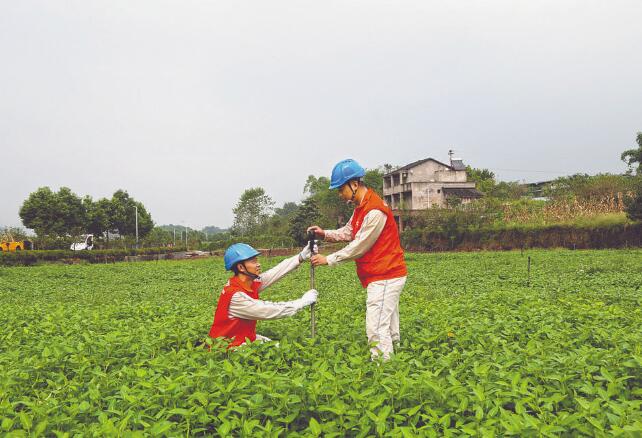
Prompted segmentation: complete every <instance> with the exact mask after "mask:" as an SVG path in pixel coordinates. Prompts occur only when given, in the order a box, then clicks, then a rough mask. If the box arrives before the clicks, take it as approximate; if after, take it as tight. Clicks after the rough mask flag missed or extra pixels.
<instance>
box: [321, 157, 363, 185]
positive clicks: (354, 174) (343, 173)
mask: <svg viewBox="0 0 642 438" xmlns="http://www.w3.org/2000/svg"><path fill="white" fill-rule="evenodd" d="M365 174H366V170H365V169H364V168H363V167H361V166H360V165H359V163H357V162H356V161H354V160H353V159H351V158H348V159H347V160H343V161H339V162H338V163H337V164H336V166H334V169H332V177H331V178H330V189H338V188H339V187H341V186H342V185H344V184H345V183H347V182H348V181H350V180H352V179H357V178H361V177H363V176H364V175H365Z"/></svg>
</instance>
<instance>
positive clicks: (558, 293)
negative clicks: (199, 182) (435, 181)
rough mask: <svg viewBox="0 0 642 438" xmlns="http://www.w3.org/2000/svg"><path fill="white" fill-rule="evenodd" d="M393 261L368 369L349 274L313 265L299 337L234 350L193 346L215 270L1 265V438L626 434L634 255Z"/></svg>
mask: <svg viewBox="0 0 642 438" xmlns="http://www.w3.org/2000/svg"><path fill="white" fill-rule="evenodd" d="M529 255H530V256H531V257H532V270H531V279H530V283H529V281H528V278H527V256H529ZM407 259H408V262H409V263H408V264H409V271H410V274H409V280H408V283H407V285H406V288H405V290H404V293H403V295H402V298H401V333H402V338H403V339H402V342H401V345H400V346H399V348H398V350H397V354H396V355H395V356H394V357H393V359H392V360H391V361H389V362H386V363H377V362H371V361H370V356H369V353H368V348H367V345H366V340H365V328H364V327H365V323H364V318H365V292H364V290H363V289H361V288H360V286H359V284H358V282H357V279H356V275H355V273H354V266H353V265H352V264H346V265H344V266H340V267H338V268H335V269H331V268H327V267H324V268H321V269H318V270H317V288H318V289H319V291H320V301H319V303H318V305H317V309H318V310H317V318H318V323H317V326H318V336H317V338H316V339H315V340H314V341H313V340H311V339H309V311H307V310H306V311H303V312H301V313H299V314H298V315H296V316H295V317H293V318H290V319H284V320H279V321H268V322H265V321H264V322H259V324H258V333H260V334H263V335H265V336H269V337H271V338H273V339H275V340H279V342H280V345H279V346H278V347H277V346H275V345H274V344H273V343H268V344H263V345H259V344H254V345H251V346H247V347H243V348H241V349H239V350H237V351H234V352H226V351H225V350H223V349H220V348H214V350H213V351H212V352H208V351H206V350H205V349H203V348H200V347H194V346H193V345H194V342H195V341H197V340H198V339H199V338H203V337H204V336H205V335H206V333H207V332H208V330H209V327H210V324H211V322H212V310H213V308H214V305H215V302H216V298H217V297H218V293H219V291H220V289H221V287H222V285H223V284H224V282H225V280H226V278H227V275H226V273H225V272H224V270H223V269H222V260H221V259H219V258H212V259H202V260H195V261H160V262H145V263H133V264H127V263H116V264H107V265H89V264H80V265H42V266H35V267H29V268H24V267H23V268H20V267H15V268H0V326H1V327H2V329H1V331H0V435H5V434H8V436H37V435H45V436H76V435H83V436H105V435H109V436H147V435H166V436H186V435H197V436H198V435H223V436H248V437H249V436H260V435H266V436H279V435H286V434H290V435H292V436H296V435H300V436H317V435H324V436H346V435H348V436H376V435H387V436H443V435H457V436H460V435H477V436H494V435H495V436H496V435H499V436H504V435H515V436H559V435H562V436H578V435H580V436H582V435H584V436H602V435H604V436H606V435H608V436H611V435H621V436H638V437H639V436H642V287H641V285H642V251H641V250H621V251H529V252H526V253H524V254H523V255H522V254H520V252H506V253H492V252H488V253H485V252H482V253H460V254H451V253H448V254H408V255H407ZM278 260H279V259H274V258H273V259H265V258H264V259H263V260H262V261H263V263H264V266H265V265H267V266H272V265H274V264H275V263H276V262H277V261H278ZM308 274H309V265H307V264H306V265H304V266H303V267H301V268H299V270H298V271H296V272H295V273H293V274H291V275H290V276H289V277H286V278H285V279H283V280H282V281H281V282H280V283H277V284H276V285H275V286H273V287H272V288H270V289H268V290H266V291H265V292H264V294H263V295H262V296H263V297H264V298H265V299H273V300H285V299H293V298H297V297H298V296H300V295H301V293H303V292H304V291H305V290H307V288H308V284H309V280H308Z"/></svg>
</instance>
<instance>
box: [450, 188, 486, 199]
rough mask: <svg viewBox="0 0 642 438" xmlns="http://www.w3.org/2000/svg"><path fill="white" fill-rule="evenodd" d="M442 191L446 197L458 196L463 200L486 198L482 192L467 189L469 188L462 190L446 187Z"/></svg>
mask: <svg viewBox="0 0 642 438" xmlns="http://www.w3.org/2000/svg"><path fill="white" fill-rule="evenodd" d="M442 190H443V191H444V196H445V197H449V196H456V197H458V198H462V199H479V198H481V197H483V196H484V195H483V194H482V192H480V191H479V190H477V189H467V188H460V187H444V188H443V189H442Z"/></svg>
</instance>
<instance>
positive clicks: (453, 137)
mask: <svg viewBox="0 0 642 438" xmlns="http://www.w3.org/2000/svg"><path fill="white" fill-rule="evenodd" d="M0 6H1V7H0V149H1V151H0V175H1V177H0V187H1V189H0V200H1V206H2V208H0V225H19V224H20V219H19V217H18V209H19V207H20V205H21V204H22V202H23V200H24V199H25V198H26V197H27V196H28V195H29V193H31V192H32V191H34V190H36V189H37V188H38V187H40V186H50V187H51V188H53V189H56V190H57V189H58V188H59V187H60V186H68V187H70V188H71V189H72V190H73V191H74V192H76V193H78V194H79V195H81V196H83V195H91V196H93V197H94V198H99V197H103V196H111V194H112V193H113V192H114V191H115V190H117V189H119V188H123V189H126V190H127V191H128V192H129V193H130V195H132V196H133V197H134V198H136V199H137V200H140V201H142V202H143V203H144V204H145V205H146V206H147V208H148V210H149V211H150V212H151V214H152V217H153V218H154V220H155V222H156V223H158V224H164V223H179V224H180V223H182V222H183V221H184V222H185V223H186V224H187V225H189V226H193V227H202V226H205V225H217V226H221V227H224V226H229V225H231V223H232V220H233V214H232V211H231V210H232V208H233V206H234V204H235V203H236V201H237V200H238V198H239V196H240V194H241V193H242V192H243V190H245V189H247V188H250V187H255V186H261V187H263V188H265V190H266V191H267V192H268V194H269V195H270V196H272V198H273V199H274V200H275V201H276V202H277V205H281V204H282V203H283V202H285V201H297V202H298V201H300V200H301V198H302V195H303V193H302V192H303V185H304V183H305V180H306V177H307V175H309V174H314V175H317V176H320V175H329V174H330V171H331V169H332V166H333V164H334V163H335V162H336V161H338V160H341V159H343V158H347V157H352V158H355V159H356V160H358V161H359V162H360V163H361V164H362V165H364V166H365V167H377V166H379V165H381V164H384V163H391V164H398V165H403V164H407V163H409V162H412V161H415V160H418V159H422V158H427V157H433V158H436V159H438V160H443V161H445V160H447V159H448V155H447V153H448V149H450V148H453V149H455V150H456V151H457V155H458V156H460V157H461V158H463V159H464V162H465V163H467V164H470V165H472V166H474V167H485V168H490V169H491V170H493V171H495V173H496V174H497V175H498V177H499V178H500V179H502V180H519V181H522V180H525V181H529V182H530V181H541V180H546V179H552V178H555V177H556V176H560V175H566V174H572V173H577V172H586V173H598V172H622V171H623V170H624V169H625V166H624V164H623V163H622V162H621V161H620V160H619V156H620V153H621V152H622V151H623V150H624V149H626V148H630V147H633V146H634V145H635V135H636V132H637V131H642V25H641V23H642V2H640V0H609V1H606V0H599V1H594V0H576V1H568V0H537V1H516V0H501V1H500V0H494V1H491V0H489V1H482V0H477V1H446V0H444V1H427V0H421V1H405V2H404V1H373V0H367V1H366V0H363V1H345V0H342V1H327V0H326V1H302V0H296V1H294V0H293V1H289V2H282V1H255V2H251V1H185V0H181V1H159V0H154V1H151V0H148V1H142V0H141V1H132V0H126V1H115V0H109V1H94V0H79V1H62V0H60V1H40V2H37V1H31V0H20V1H9V0H0Z"/></svg>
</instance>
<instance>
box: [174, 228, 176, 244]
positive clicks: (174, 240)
mask: <svg viewBox="0 0 642 438" xmlns="http://www.w3.org/2000/svg"><path fill="white" fill-rule="evenodd" d="M174 246H176V227H174Z"/></svg>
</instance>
